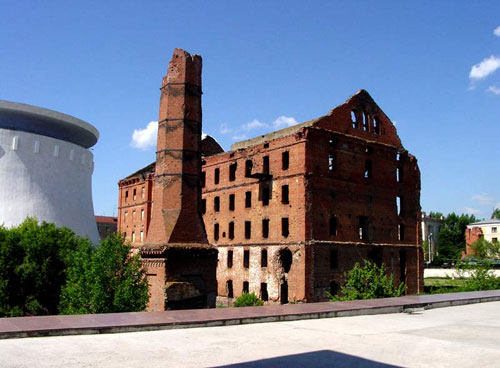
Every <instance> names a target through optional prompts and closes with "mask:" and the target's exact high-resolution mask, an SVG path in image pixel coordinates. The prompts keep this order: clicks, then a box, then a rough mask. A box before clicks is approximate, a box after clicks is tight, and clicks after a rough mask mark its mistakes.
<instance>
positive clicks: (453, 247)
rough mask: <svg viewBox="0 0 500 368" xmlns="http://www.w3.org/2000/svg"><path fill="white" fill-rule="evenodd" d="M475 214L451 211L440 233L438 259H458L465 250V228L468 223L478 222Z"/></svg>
mask: <svg viewBox="0 0 500 368" xmlns="http://www.w3.org/2000/svg"><path fill="white" fill-rule="evenodd" d="M476 221H477V219H476V217H475V216H474V215H464V214H462V215H460V216H458V215H457V214H455V213H450V214H449V215H448V216H446V218H445V221H444V223H445V226H444V227H443V228H442V229H441V231H440V232H439V234H438V242H437V252H438V256H437V257H436V260H437V261H440V260H441V261H443V260H450V259H452V260H458V259H460V257H461V255H462V251H464V250H465V229H466V227H467V225H468V224H470V223H472V222H476Z"/></svg>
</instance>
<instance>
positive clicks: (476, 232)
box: [463, 227, 483, 256]
mask: <svg viewBox="0 0 500 368" xmlns="http://www.w3.org/2000/svg"><path fill="white" fill-rule="evenodd" d="M482 237H483V231H482V230H481V228H480V227H473V228H467V229H465V254H463V256H472V255H474V252H473V251H472V249H471V247H470V246H471V244H472V243H474V242H475V241H477V240H478V239H479V238H482Z"/></svg>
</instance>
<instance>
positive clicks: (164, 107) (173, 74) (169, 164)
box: [146, 49, 208, 245]
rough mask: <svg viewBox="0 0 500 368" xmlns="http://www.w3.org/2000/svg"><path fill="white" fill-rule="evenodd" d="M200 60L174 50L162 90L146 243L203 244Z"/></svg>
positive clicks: (204, 235) (204, 238)
mask: <svg viewBox="0 0 500 368" xmlns="http://www.w3.org/2000/svg"><path fill="white" fill-rule="evenodd" d="M201 65H202V61H201V56H199V55H193V56H191V55H190V54H189V53H187V52H186V51H184V50H181V49H175V51H174V55H173V57H172V60H171V61H170V63H169V65H168V72H167V75H166V76H165V77H164V78H163V82H162V86H161V98H160V113H159V118H158V142H157V150H156V171H155V179H154V189H153V203H154V205H153V210H152V218H151V224H150V226H149V229H148V234H147V238H146V243H147V244H150V245H164V244H166V243H169V244H175V243H202V244H207V243H208V241H207V234H206V232H205V225H204V223H203V218H202V216H201V211H200V209H201V207H200V205H201V186H200V176H201V93H202V92H201Z"/></svg>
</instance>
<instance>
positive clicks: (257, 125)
mask: <svg viewBox="0 0 500 368" xmlns="http://www.w3.org/2000/svg"><path fill="white" fill-rule="evenodd" d="M267 127H269V125H267V124H266V123H263V122H262V121H259V120H257V119H254V120H252V121H251V122H249V123H246V124H244V125H243V127H242V128H243V129H244V130H247V131H250V130H252V129H258V128H267Z"/></svg>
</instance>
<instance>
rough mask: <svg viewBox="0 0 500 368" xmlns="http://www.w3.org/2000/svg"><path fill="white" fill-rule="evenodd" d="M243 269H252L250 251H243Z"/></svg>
mask: <svg viewBox="0 0 500 368" xmlns="http://www.w3.org/2000/svg"><path fill="white" fill-rule="evenodd" d="M243 267H245V268H248V267H250V251H249V250H248V249H245V250H244V251H243Z"/></svg>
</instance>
